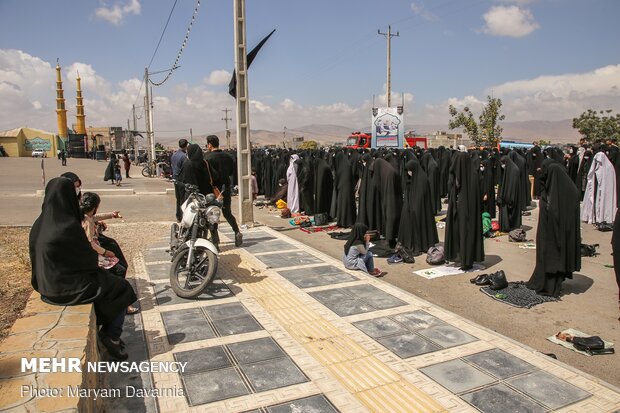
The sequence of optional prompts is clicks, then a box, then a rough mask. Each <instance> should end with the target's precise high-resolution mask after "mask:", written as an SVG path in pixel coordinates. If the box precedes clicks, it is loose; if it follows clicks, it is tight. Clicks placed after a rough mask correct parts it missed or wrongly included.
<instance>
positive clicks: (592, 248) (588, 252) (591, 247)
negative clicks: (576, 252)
mask: <svg viewBox="0 0 620 413" xmlns="http://www.w3.org/2000/svg"><path fill="white" fill-rule="evenodd" d="M598 246H599V245H598V244H581V256H582V257H596V256H597V255H598V252H596V249H597V248H598Z"/></svg>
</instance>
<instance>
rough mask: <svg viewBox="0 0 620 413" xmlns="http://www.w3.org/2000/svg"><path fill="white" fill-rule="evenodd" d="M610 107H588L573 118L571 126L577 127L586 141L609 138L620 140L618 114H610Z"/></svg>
mask: <svg viewBox="0 0 620 413" xmlns="http://www.w3.org/2000/svg"><path fill="white" fill-rule="evenodd" d="M612 112H613V110H612V109H607V110H600V111H596V110H592V109H588V110H587V111H585V112H583V113H582V114H581V115H580V116H579V117H578V118H573V128H575V129H577V130H578V131H579V133H580V134H581V136H583V138H584V139H585V140H586V141H587V142H595V141H598V140H601V141H605V140H607V139H611V140H612V141H613V142H618V140H620V114H615V115H613V114H612Z"/></svg>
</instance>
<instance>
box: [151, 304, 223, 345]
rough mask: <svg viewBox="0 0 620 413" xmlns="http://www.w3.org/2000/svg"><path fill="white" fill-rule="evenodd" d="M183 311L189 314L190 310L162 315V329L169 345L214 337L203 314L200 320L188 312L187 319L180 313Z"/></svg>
mask: <svg viewBox="0 0 620 413" xmlns="http://www.w3.org/2000/svg"><path fill="white" fill-rule="evenodd" d="M191 310H200V309H191ZM184 311H185V312H189V311H190V310H177V311H172V312H167V313H162V319H163V320H164V327H165V329H166V334H167V335H168V342H169V343H170V344H173V345H174V344H179V343H187V342H189V341H196V340H205V339H207V338H214V337H215V332H214V331H213V329H212V328H211V326H210V325H209V323H208V322H207V318H206V317H205V316H204V314H203V315H202V318H201V317H197V316H196V315H194V314H193V312H190V313H189V314H188V316H187V317H183V316H182V313H183V312H184ZM171 313H172V314H171Z"/></svg>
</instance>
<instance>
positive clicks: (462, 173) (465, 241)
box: [445, 152, 484, 270]
mask: <svg viewBox="0 0 620 413" xmlns="http://www.w3.org/2000/svg"><path fill="white" fill-rule="evenodd" d="M450 175H451V177H452V187H451V188H450V193H449V195H448V198H449V202H448V214H447V217H446V236H445V255H446V259H448V260H450V261H456V259H457V258H459V257H460V260H461V268H462V269H465V270H467V269H470V268H472V266H473V264H474V262H476V261H477V262H480V261H483V260H484V245H483V244H482V211H481V210H480V181H479V177H478V171H476V170H474V168H473V166H472V162H471V159H470V157H469V154H467V153H465V152H459V153H458V154H456V156H455V157H454V161H453V162H452V165H451V166H450Z"/></svg>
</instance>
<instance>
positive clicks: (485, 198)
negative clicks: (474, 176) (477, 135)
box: [480, 159, 496, 218]
mask: <svg viewBox="0 0 620 413" xmlns="http://www.w3.org/2000/svg"><path fill="white" fill-rule="evenodd" d="M480 194H481V196H482V198H481V201H482V212H488V213H489V214H490V215H491V218H495V215H496V211H495V209H496V208H495V182H494V178H493V165H492V164H491V160H490V159H485V160H483V161H482V162H481V164H480Z"/></svg>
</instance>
